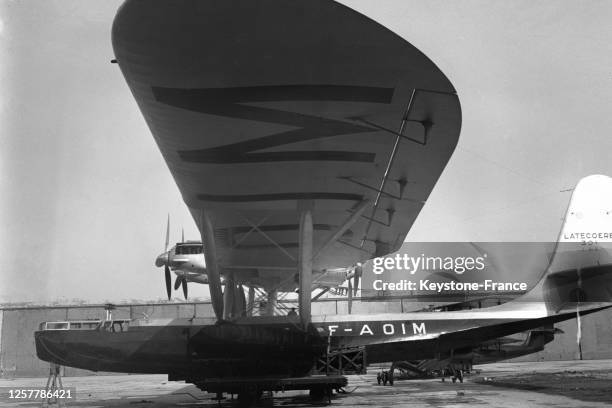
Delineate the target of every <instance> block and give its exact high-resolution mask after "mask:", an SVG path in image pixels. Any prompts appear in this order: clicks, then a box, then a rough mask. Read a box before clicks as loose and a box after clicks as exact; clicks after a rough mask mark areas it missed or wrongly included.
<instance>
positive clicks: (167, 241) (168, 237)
mask: <svg viewBox="0 0 612 408" xmlns="http://www.w3.org/2000/svg"><path fill="white" fill-rule="evenodd" d="M168 244H170V213H168V223H167V224H166V246H165V247H164V251H167V250H168Z"/></svg>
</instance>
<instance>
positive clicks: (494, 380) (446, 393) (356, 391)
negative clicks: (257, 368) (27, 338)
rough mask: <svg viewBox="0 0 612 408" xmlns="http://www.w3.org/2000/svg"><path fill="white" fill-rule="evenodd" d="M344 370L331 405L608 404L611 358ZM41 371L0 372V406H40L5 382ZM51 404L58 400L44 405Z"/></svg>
mask: <svg viewBox="0 0 612 408" xmlns="http://www.w3.org/2000/svg"><path fill="white" fill-rule="evenodd" d="M368 371H369V373H368V374H366V375H353V376H348V378H349V385H348V387H347V388H346V393H344V394H337V395H336V394H335V395H334V397H333V399H332V406H335V407H355V406H361V407H385V408H387V407H393V408H401V407H428V408H429V407H473V406H482V407H487V406H491V407H547V408H550V407H563V408H566V407H583V408H590V407H612V360H592V361H561V362H538V363H533V362H529V363H498V364H488V365H481V366H477V367H476V370H475V371H476V373H473V374H472V375H470V376H468V377H466V379H465V381H464V383H463V384H460V383H459V382H457V383H452V382H451V381H449V380H448V379H446V381H444V382H443V381H441V379H440V378H435V379H416V380H396V381H395V384H394V386H392V387H391V386H380V385H377V383H376V373H377V372H378V369H376V368H369V369H368ZM45 384H46V379H44V378H16V379H0V406H2V407H35V406H36V407H38V406H41V400H40V399H38V400H28V399H15V398H10V395H9V392H10V390H16V389H35V388H41V387H42V388H44V386H45ZM63 384H64V386H65V387H74V389H76V400H69V401H66V403H64V404H62V405H61V406H67V407H87V408H94V407H113V408H119V407H125V408H127V407H130V408H140V407H147V408H158V407H219V406H221V407H233V406H238V404H237V401H236V400H231V399H225V400H222V401H217V400H214V399H213V398H214V395H212V394H208V393H204V392H202V391H200V390H198V389H197V388H196V387H195V386H193V385H190V384H185V383H182V382H171V381H167V379H166V377H165V376H164V375H112V376H101V375H100V376H89V377H65V378H64V379H63ZM323 405H324V404H321V403H318V404H313V403H312V402H311V401H310V399H309V397H308V395H307V391H292V392H286V393H276V394H275V395H274V398H273V399H272V398H270V397H269V396H264V399H263V400H262V401H261V402H260V403H259V404H258V405H257V406H265V407H271V406H280V407H287V408H291V407H311V406H323ZM49 406H51V407H53V406H57V405H49Z"/></svg>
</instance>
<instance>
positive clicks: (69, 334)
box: [35, 324, 324, 378]
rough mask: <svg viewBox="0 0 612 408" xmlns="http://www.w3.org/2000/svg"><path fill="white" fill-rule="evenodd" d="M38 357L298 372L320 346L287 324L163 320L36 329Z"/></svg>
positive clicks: (152, 368) (223, 373)
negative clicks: (121, 326)
mask: <svg viewBox="0 0 612 408" xmlns="http://www.w3.org/2000/svg"><path fill="white" fill-rule="evenodd" d="M35 339H36V350H37V355H38V357H39V358H40V359H42V360H45V361H50V362H55V363H58V364H61V365H65V366H71V367H77V368H83V369H88V370H93V371H114V372H125V373H151V374H161V373H164V374H171V375H172V376H174V377H181V378H188V377H190V376H193V375H195V376H198V377H215V378H217V377H236V376H250V375H257V376H266V375H271V376H287V377H293V376H301V375H305V374H307V373H308V372H309V371H310V369H311V367H312V364H313V362H314V359H315V358H316V357H317V356H320V355H321V354H322V353H323V351H324V343H323V342H322V341H321V339H320V337H319V336H318V335H316V334H313V333H310V332H302V331H299V330H296V329H291V328H289V327H286V326H279V327H265V326H261V325H234V324H213V325H181V324H178V325H167V326H142V327H138V326H137V327H133V328H130V330H129V331H126V332H120V333H113V332H106V331H97V330H51V331H38V332H36V333H35Z"/></svg>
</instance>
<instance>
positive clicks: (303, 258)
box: [298, 209, 313, 329]
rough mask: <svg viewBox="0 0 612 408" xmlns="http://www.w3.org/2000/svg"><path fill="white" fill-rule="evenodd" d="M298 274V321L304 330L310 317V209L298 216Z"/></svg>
mask: <svg viewBox="0 0 612 408" xmlns="http://www.w3.org/2000/svg"><path fill="white" fill-rule="evenodd" d="M299 243H300V244H299V245H300V247H299V259H298V272H299V276H300V278H299V282H300V289H299V290H300V292H299V306H300V321H301V323H302V326H303V327H304V329H306V328H307V327H308V324H309V323H310V316H311V302H310V295H311V292H312V244H313V224H312V212H311V210H310V209H305V210H302V213H301V216H300V241H299Z"/></svg>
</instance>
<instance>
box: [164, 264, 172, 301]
mask: <svg viewBox="0 0 612 408" xmlns="http://www.w3.org/2000/svg"><path fill="white" fill-rule="evenodd" d="M164 272H165V273H166V293H168V300H170V296H171V294H172V277H171V276H170V268H169V267H168V265H166V267H165V268H164Z"/></svg>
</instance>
